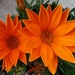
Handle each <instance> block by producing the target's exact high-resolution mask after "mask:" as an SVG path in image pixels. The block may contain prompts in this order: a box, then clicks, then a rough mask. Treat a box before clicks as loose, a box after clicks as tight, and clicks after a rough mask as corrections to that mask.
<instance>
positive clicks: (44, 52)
mask: <svg viewBox="0 0 75 75" xmlns="http://www.w3.org/2000/svg"><path fill="white" fill-rule="evenodd" d="M40 55H41V58H42V60H43V62H44V65H45V66H47V65H49V63H50V61H51V60H52V58H53V51H52V49H51V47H50V46H49V45H48V44H45V43H43V44H42V46H41V50H40Z"/></svg>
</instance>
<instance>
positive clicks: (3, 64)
mask: <svg viewBox="0 0 75 75" xmlns="http://www.w3.org/2000/svg"><path fill="white" fill-rule="evenodd" d="M4 69H5V60H4V59H3V62H2V70H4Z"/></svg>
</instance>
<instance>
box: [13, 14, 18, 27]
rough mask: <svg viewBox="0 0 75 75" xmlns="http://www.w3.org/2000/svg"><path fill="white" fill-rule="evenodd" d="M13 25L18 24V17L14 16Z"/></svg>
mask: <svg viewBox="0 0 75 75" xmlns="http://www.w3.org/2000/svg"><path fill="white" fill-rule="evenodd" d="M13 23H14V26H15V25H16V24H17V23H18V15H16V16H15V18H14V20H13Z"/></svg>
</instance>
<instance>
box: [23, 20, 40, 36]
mask: <svg viewBox="0 0 75 75" xmlns="http://www.w3.org/2000/svg"><path fill="white" fill-rule="evenodd" d="M23 22H24V24H25V25H26V27H27V28H28V30H29V31H30V32H31V33H33V34H34V35H37V36H40V35H41V29H40V26H39V25H38V24H37V23H35V22H33V21H30V20H23Z"/></svg>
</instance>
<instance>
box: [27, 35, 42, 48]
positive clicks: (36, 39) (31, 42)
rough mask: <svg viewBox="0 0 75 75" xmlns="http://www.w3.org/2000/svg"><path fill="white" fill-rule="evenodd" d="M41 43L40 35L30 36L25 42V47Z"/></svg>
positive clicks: (37, 45) (35, 46)
mask: <svg viewBox="0 0 75 75" xmlns="http://www.w3.org/2000/svg"><path fill="white" fill-rule="evenodd" d="M41 44H42V41H41V39H40V37H36V36H31V37H30V38H29V40H28V41H27V43H26V47H30V48H37V47H39V46H40V45H41Z"/></svg>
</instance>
